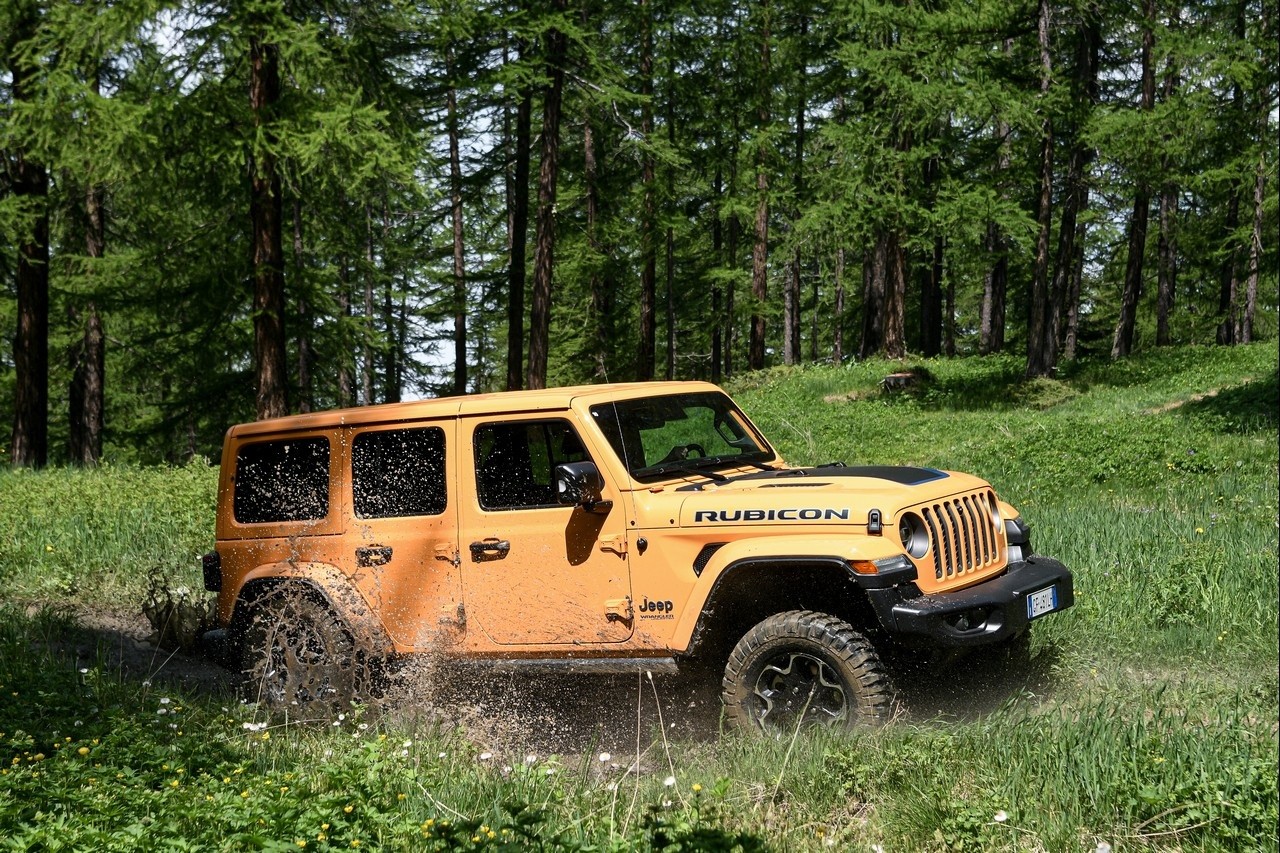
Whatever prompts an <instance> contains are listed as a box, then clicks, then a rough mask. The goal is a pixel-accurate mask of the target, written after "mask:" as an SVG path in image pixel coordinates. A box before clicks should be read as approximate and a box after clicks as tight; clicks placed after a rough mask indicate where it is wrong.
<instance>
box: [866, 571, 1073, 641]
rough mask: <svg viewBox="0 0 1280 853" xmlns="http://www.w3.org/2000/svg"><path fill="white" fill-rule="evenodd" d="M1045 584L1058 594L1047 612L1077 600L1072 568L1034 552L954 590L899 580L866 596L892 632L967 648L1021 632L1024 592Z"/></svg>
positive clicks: (1024, 623)
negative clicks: (925, 591)
mask: <svg viewBox="0 0 1280 853" xmlns="http://www.w3.org/2000/svg"><path fill="white" fill-rule="evenodd" d="M1049 587H1053V588H1054V591H1055V598H1056V606H1055V607H1054V609H1053V610H1052V611H1051V613H1057V612H1058V611H1061V610H1066V609H1067V608H1068V607H1070V606H1071V605H1072V604H1074V603H1075V594H1074V592H1073V589H1072V581H1071V571H1070V570H1069V569H1067V567H1066V566H1064V565H1062V563H1059V562H1058V561H1057V560H1052V559H1049V558H1048V557H1041V556H1034V557H1028V558H1027V559H1025V560H1023V561H1021V562H1017V563H1010V564H1009V568H1008V570H1006V571H1005V573H1004V574H1002V575H1000V576H999V577H995V578H992V579H990V580H987V581H983V582H982V583H980V584H977V585H976V586H971V587H967V588H965V589H962V590H958V591H956V592H947V593H937V594H934V595H920V594H919V590H918V589H917V588H916V586H915V584H903V585H900V586H896V587H893V588H891V589H869V590H867V596H868V597H869V598H870V599H871V604H872V606H873V607H874V608H875V610H876V615H877V616H878V617H879V619H880V623H881V624H882V625H883V626H884V628H885V630H887V631H888V632H890V633H891V634H895V635H897V636H898V637H900V638H901V639H903V640H908V641H909V640H911V639H915V640H916V641H917V642H920V641H928V643H929V644H931V645H935V646H952V647H965V646H983V645H988V644H991V643H998V642H1000V641H1002V640H1006V639H1009V638H1010V637H1014V636H1016V635H1018V634H1019V633H1021V632H1022V631H1023V630H1024V629H1025V628H1026V626H1027V624H1028V623H1029V622H1030V621H1031V620H1030V619H1029V618H1028V616H1027V596H1028V595H1030V594H1032V593H1034V592H1038V591H1040V590H1043V589H1047V588H1049ZM913 592H914V593H915V596H914V597H912V595H911V594H912V593H913ZM1044 615H1049V614H1044ZM1037 618H1039V617H1037Z"/></svg>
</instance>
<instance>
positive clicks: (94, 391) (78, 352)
mask: <svg viewBox="0 0 1280 853" xmlns="http://www.w3.org/2000/svg"><path fill="white" fill-rule="evenodd" d="M94 90H95V92H96V91H97V79H96V75H95V79H94ZM84 207H85V231H84V238H85V239H84V242H85V255H86V256H87V257H88V260H89V264H91V265H92V264H93V262H94V260H96V259H99V258H102V257H103V256H104V255H105V253H106V222H105V216H104V213H103V200H102V187H101V185H99V184H95V183H90V184H89V187H88V188H87V189H86V190H85V205H84ZM92 273H93V268H92V266H90V274H91V275H92ZM71 314H72V318H71V319H72V321H73V322H78V321H79V316H78V314H79V312H77V311H74V310H73V311H72V312H71ZM84 315H85V316H84V331H83V333H82V335H81V338H80V341H79V343H78V344H77V345H76V346H75V347H74V348H73V349H72V359H71V388H70V424H69V426H70V434H69V439H70V440H69V444H70V450H71V462H72V463H73V464H76V465H85V466H93V465H97V464H98V462H99V460H101V458H102V426H103V402H104V395H105V388H104V386H105V374H106V346H105V335H104V333H103V329H102V316H101V315H100V314H99V313H98V307H97V305H96V304H95V303H94V301H93V300H92V299H91V300H90V301H89V303H88V304H87V305H86V306H85V309H84Z"/></svg>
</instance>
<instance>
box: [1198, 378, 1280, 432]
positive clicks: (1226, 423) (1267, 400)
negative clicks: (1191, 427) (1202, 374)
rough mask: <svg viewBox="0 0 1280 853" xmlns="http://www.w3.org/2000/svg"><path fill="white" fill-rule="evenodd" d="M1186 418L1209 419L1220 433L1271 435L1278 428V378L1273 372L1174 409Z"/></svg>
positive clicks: (1279, 391) (1279, 398)
mask: <svg viewBox="0 0 1280 853" xmlns="http://www.w3.org/2000/svg"><path fill="white" fill-rule="evenodd" d="M1177 412H1178V413H1179V414H1181V415H1184V416H1186V417H1192V418H1202V419H1205V420H1208V421H1209V422H1210V423H1211V424H1212V425H1213V426H1214V428H1216V429H1217V430H1218V431H1220V432H1224V433H1229V434H1247V433H1257V432H1272V433H1274V432H1275V431H1276V428H1277V427H1278V426H1280V377H1278V376H1277V374H1275V373H1272V374H1270V375H1268V376H1265V377H1263V378H1261V379H1254V380H1252V381H1250V382H1246V383H1244V384H1242V385H1236V386H1233V387H1231V388H1224V389H1223V390H1221V391H1219V392H1218V393H1216V394H1211V395H1206V396H1204V397H1200V398H1199V399H1195V400H1192V401H1190V402H1189V403H1186V404H1184V405H1182V406H1179V407H1178V408H1177Z"/></svg>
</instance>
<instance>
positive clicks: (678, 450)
mask: <svg viewBox="0 0 1280 853" xmlns="http://www.w3.org/2000/svg"><path fill="white" fill-rule="evenodd" d="M706 455H707V451H706V450H704V449H703V447H702V445H701V444H697V443H696V442H694V443H691V444H677V445H676V446H675V447H673V448H671V452H670V453H668V454H667V455H666V456H664V457H662V461H661V462H659V463H658V464H659V465H663V464H666V463H667V462H683V461H684V460H686V459H690V458H697V457H704V456H706Z"/></svg>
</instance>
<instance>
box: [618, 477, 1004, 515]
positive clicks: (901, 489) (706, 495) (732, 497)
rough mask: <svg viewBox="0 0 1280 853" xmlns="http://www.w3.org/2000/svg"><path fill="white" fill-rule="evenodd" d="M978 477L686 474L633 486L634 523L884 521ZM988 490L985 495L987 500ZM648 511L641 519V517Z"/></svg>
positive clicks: (969, 486)
mask: <svg viewBox="0 0 1280 853" xmlns="http://www.w3.org/2000/svg"><path fill="white" fill-rule="evenodd" d="M990 489H991V487H990V485H989V484H988V483H987V482H986V481H985V480H982V479H980V478H978V477H974V476H972V475H969V474H963V473H959V472H955V471H940V470H938V469H936V468H916V467H910V466H888V465H871V466H859V467H849V466H843V465H830V466H822V467H818V468H783V469H779V470H776V471H753V472H750V473H742V474H736V475H733V474H731V475H729V479H727V480H725V481H723V482H714V481H712V480H710V479H706V478H700V477H698V478H694V477H691V478H689V479H687V480H685V481H683V482H681V483H679V484H670V485H666V486H655V487H651V488H649V489H647V490H643V491H638V492H637V494H636V497H637V509H638V510H639V512H638V515H639V518H637V522H638V526H640V527H651V526H652V527H669V526H670V525H671V524H673V523H675V522H676V520H677V519H678V520H679V521H678V523H679V525H680V526H681V527H705V526H723V525H738V524H838V525H849V524H855V525H863V526H865V525H866V523H867V518H868V513H870V512H871V511H872V510H878V511H879V514H880V517H881V519H882V521H883V523H884V524H886V525H887V524H890V523H893V521H894V519H895V517H896V516H897V514H898V513H899V512H901V511H902V510H905V509H908V508H911V507H917V506H919V505H921V504H924V503H928V502H932V501H937V500H940V499H943V498H947V497H950V496H953V495H957V494H962V493H973V492H975V491H979V490H981V491H983V492H989V491H990ZM994 499H995V498H994V494H992V495H991V498H990V500H991V501H992V502H994ZM646 516H648V517H646Z"/></svg>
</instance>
